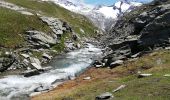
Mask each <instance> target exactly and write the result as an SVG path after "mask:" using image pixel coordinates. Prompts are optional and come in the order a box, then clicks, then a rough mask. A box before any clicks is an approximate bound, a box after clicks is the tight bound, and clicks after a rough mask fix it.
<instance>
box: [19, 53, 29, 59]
mask: <svg viewBox="0 0 170 100" xmlns="http://www.w3.org/2000/svg"><path fill="white" fill-rule="evenodd" d="M21 56H23V57H24V58H29V57H30V56H29V55H27V54H21Z"/></svg>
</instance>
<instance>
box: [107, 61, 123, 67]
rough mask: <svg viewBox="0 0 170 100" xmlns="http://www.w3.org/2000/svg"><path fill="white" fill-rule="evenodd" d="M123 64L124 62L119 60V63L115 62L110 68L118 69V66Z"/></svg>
mask: <svg viewBox="0 0 170 100" xmlns="http://www.w3.org/2000/svg"><path fill="white" fill-rule="evenodd" d="M123 62H124V61H123V60H117V61H115V62H112V63H111V64H110V68H114V67H116V66H119V65H122V64H123Z"/></svg>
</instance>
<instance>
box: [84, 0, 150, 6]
mask: <svg viewBox="0 0 170 100" xmlns="http://www.w3.org/2000/svg"><path fill="white" fill-rule="evenodd" d="M117 1H118V0H84V2H85V3H86V4H91V5H99V4H102V5H112V4H114V3H115V2H117ZM130 1H138V2H149V1H152V0H130Z"/></svg>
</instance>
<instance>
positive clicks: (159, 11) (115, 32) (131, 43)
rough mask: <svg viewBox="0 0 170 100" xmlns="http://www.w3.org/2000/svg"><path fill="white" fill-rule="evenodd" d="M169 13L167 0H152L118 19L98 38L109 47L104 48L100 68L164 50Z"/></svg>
mask: <svg viewBox="0 0 170 100" xmlns="http://www.w3.org/2000/svg"><path fill="white" fill-rule="evenodd" d="M169 13H170V1H169V0H154V1H153V2H151V3H149V4H145V5H143V6H141V7H138V8H137V9H135V10H133V11H131V12H130V13H126V14H125V15H124V16H123V17H121V18H120V19H119V20H118V21H117V23H116V24H115V26H114V27H113V28H112V29H111V30H110V32H109V33H108V34H107V35H105V36H103V37H102V38H101V41H103V44H104V45H105V46H106V47H107V46H108V47H110V48H111V49H110V50H109V49H106V55H107V56H105V57H104V59H103V62H104V66H111V67H114V66H116V65H117V63H118V65H119V64H122V62H123V60H126V59H129V58H136V57H137V56H140V55H141V54H143V53H144V52H146V51H151V50H155V49H158V48H166V49H168V46H169V45H170V41H169V38H170V25H169V23H170V20H169V18H170V14H169ZM107 50H108V51H110V52H108V51H107Z"/></svg>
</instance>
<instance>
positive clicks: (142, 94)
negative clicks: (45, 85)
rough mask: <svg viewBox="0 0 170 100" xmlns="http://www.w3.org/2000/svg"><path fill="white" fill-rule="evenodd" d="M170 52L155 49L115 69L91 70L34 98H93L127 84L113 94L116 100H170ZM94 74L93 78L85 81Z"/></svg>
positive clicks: (63, 99)
mask: <svg viewBox="0 0 170 100" xmlns="http://www.w3.org/2000/svg"><path fill="white" fill-rule="evenodd" d="M169 58H170V51H156V52H154V53H151V54H147V55H145V56H143V57H141V58H139V59H138V60H137V61H133V62H126V63H125V64H124V65H122V66H118V67H116V68H114V69H107V68H103V69H90V70H88V71H87V72H86V73H84V74H82V75H81V76H80V77H79V78H77V79H76V80H74V81H70V82H68V83H65V84H63V85H61V86H59V87H58V88H56V89H55V90H53V91H51V92H49V93H46V94H42V95H39V96H37V97H34V98H33V100H49V99H50V100H67V99H69V100H94V99H95V97H96V96H97V95H99V94H101V93H104V92H111V93H112V91H113V90H114V89H116V88H117V87H119V86H120V85H126V87H125V88H124V89H122V90H120V91H118V92H115V93H112V94H113V95H114V97H115V99H116V100H169V99H170V77H165V76H164V75H165V74H170V59H169ZM138 71H140V72H141V73H151V74H153V75H152V76H150V77H146V78H137V76H138V74H137V72H138ZM87 76H91V78H92V79H91V80H88V81H87V80H83V78H84V77H87Z"/></svg>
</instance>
